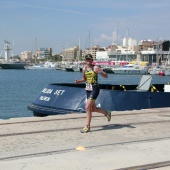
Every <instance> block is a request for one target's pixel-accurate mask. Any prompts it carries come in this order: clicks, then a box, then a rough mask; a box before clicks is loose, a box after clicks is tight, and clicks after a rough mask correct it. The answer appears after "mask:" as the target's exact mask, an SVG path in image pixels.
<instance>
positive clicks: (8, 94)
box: [0, 69, 170, 119]
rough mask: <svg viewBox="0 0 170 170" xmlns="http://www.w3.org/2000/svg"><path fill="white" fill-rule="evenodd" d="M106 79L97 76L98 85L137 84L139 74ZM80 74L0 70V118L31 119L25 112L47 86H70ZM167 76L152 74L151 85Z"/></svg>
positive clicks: (110, 76)
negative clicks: (66, 84)
mask: <svg viewBox="0 0 170 170" xmlns="http://www.w3.org/2000/svg"><path fill="white" fill-rule="evenodd" d="M108 75H109V77H108V78H107V79H104V78H102V77H101V76H99V83H101V84H103V83H106V84H107V83H108V84H113V85H120V84H123V85H125V84H127V85H130V84H132V85H137V84H138V83H139V81H140V78H141V75H118V74H108ZM81 78H82V73H81V72H66V71H62V70H6V69H0V119H9V118H16V117H32V116H33V113H32V112H31V111H29V110H28V109H27V105H28V104H29V103H31V102H32V101H33V100H34V99H35V98H36V96H37V95H38V94H39V93H40V92H41V90H42V89H43V88H44V87H45V86H46V85H47V84H49V83H74V81H75V80H76V79H81ZM168 82H170V76H158V75H153V81H152V84H167V83H168Z"/></svg>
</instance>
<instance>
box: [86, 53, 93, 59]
mask: <svg viewBox="0 0 170 170" xmlns="http://www.w3.org/2000/svg"><path fill="white" fill-rule="evenodd" d="M87 58H90V59H93V56H92V55H91V54H87V55H85V59H87Z"/></svg>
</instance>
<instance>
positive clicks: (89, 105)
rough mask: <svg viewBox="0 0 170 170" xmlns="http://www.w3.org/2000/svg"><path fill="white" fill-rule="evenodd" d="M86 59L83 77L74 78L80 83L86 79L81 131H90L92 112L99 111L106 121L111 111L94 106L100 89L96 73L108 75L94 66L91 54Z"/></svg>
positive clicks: (109, 118) (105, 76) (109, 117)
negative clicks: (84, 113) (84, 117)
mask: <svg viewBox="0 0 170 170" xmlns="http://www.w3.org/2000/svg"><path fill="white" fill-rule="evenodd" d="M85 59H86V64H87V65H86V66H85V67H84V68H83V77H82V79H81V80H75V83H76V84H78V83H82V82H85V81H86V88H85V89H86V95H87V102H86V115H87V118H86V126H85V127H84V128H83V129H82V130H80V132H81V133H87V132H89V131H90V123H91V118H92V112H99V113H102V114H104V115H105V116H106V117H107V119H108V121H110V120H111V112H110V111H107V112H106V111H104V110H103V109H101V108H98V107H96V104H95V100H96V99H97V97H98V95H99V92H100V89H99V84H98V74H100V75H101V76H102V77H104V78H107V77H108V75H107V73H105V72H104V71H103V70H102V69H101V68H100V67H98V66H94V65H93V64H92V62H93V56H92V55H91V54H87V55H86V56H85Z"/></svg>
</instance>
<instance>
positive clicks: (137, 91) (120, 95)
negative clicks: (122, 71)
mask: <svg viewBox="0 0 170 170" xmlns="http://www.w3.org/2000/svg"><path fill="white" fill-rule="evenodd" d="M151 82H152V77H151V76H150V75H143V76H142V77H141V80H140V82H139V85H138V86H137V85H112V84H101V85H100V89H101V90H100V94H99V96H98V98H97V100H96V106H97V107H101V108H103V109H105V110H111V111H125V110H140V109H148V108H161V107H170V92H169V91H170V90H169V89H170V85H166V90H165V85H163V84H155V85H152V84H151ZM85 103H86V92H85V85H84V84H79V85H76V84H73V83H70V84H68V83H67V84H66V83H54V84H48V85H47V86H46V87H44V89H43V90H42V91H41V92H40V94H39V95H38V96H37V98H36V99H35V100H34V101H33V102H32V103H30V104H29V105H28V106H27V108H28V109H29V110H31V111H33V114H34V116H47V115H57V114H68V113H75V112H77V113H85Z"/></svg>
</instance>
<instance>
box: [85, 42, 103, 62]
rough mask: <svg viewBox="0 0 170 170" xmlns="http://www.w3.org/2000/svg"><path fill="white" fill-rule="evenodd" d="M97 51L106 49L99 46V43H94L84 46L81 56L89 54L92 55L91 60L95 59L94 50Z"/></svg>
mask: <svg viewBox="0 0 170 170" xmlns="http://www.w3.org/2000/svg"><path fill="white" fill-rule="evenodd" d="M98 51H106V49H105V48H104V47H100V46H99V45H95V46H92V47H90V48H86V49H85V50H84V52H83V56H85V55H86V54H91V55H92V56H93V60H96V52H98Z"/></svg>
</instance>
